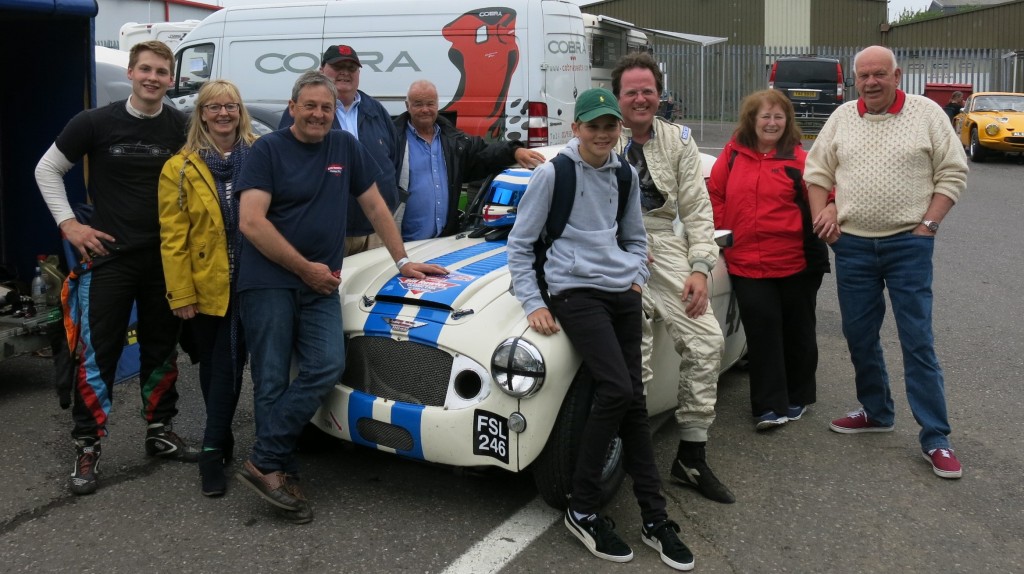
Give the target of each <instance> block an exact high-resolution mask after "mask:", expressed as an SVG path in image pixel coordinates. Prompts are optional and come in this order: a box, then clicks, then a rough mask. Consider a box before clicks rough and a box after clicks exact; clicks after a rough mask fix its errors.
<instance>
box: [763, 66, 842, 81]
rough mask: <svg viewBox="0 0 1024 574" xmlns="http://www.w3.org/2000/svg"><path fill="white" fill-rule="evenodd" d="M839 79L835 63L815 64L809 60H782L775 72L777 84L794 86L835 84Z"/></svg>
mask: <svg viewBox="0 0 1024 574" xmlns="http://www.w3.org/2000/svg"><path fill="white" fill-rule="evenodd" d="M836 78H837V72H836V63H835V62H814V61H807V60H780V61H779V65H778V67H777V69H776V71H775V81H776V82H786V83H794V84H824V83H829V82H831V83H835V82H836Z"/></svg>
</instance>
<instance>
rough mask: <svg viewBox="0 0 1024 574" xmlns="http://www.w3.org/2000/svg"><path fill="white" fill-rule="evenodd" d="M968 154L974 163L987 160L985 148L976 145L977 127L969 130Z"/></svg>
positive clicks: (978, 144)
mask: <svg viewBox="0 0 1024 574" xmlns="http://www.w3.org/2000/svg"><path fill="white" fill-rule="evenodd" d="M968 152H969V155H970V156H971V161H973V162H975V163H981V162H983V161H985V159H986V158H988V152H986V151H985V148H983V147H981V144H980V143H978V128H977V127H973V128H971V147H970V148H968Z"/></svg>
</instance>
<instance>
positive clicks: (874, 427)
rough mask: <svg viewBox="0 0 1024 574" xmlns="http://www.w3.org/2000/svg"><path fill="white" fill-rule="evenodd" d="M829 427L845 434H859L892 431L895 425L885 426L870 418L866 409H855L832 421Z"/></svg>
mask: <svg viewBox="0 0 1024 574" xmlns="http://www.w3.org/2000/svg"><path fill="white" fill-rule="evenodd" d="M828 426H829V428H830V429H832V430H834V431H835V432H841V433H844V434H857V433H862V432H892V429H893V425H889V426H884V425H880V424H878V423H876V422H874V421H872V420H870V419H868V415H867V413H865V412H864V409H860V410H859V411H853V412H852V413H849V414H847V415H846V416H845V417H843V418H841V419H836V420H834V421H832V422H831V423H830V424H829V425H828Z"/></svg>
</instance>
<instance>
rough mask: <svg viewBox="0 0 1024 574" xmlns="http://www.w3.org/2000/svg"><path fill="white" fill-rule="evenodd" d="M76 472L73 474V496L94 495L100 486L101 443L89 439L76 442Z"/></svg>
mask: <svg viewBox="0 0 1024 574" xmlns="http://www.w3.org/2000/svg"><path fill="white" fill-rule="evenodd" d="M75 454H76V455H77V458H76V460H75V472H73V473H72V474H71V494H77V495H81V494H92V493H94V492H96V488H97V487H98V486H99V482H98V481H97V475H99V473H100V442H99V441H92V440H88V439H84V440H83V439H79V440H76V441H75Z"/></svg>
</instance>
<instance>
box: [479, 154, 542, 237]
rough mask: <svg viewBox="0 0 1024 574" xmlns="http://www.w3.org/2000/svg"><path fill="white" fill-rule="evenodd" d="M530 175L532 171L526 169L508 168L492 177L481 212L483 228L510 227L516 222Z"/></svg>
mask: <svg viewBox="0 0 1024 574" xmlns="http://www.w3.org/2000/svg"><path fill="white" fill-rule="evenodd" d="M532 174H533V171H532V170H529V169H526V168H522V167H510V168H508V169H506V170H505V171H503V172H501V173H499V174H498V175H496V176H494V179H493V180H492V181H491V184H490V186H488V188H487V195H486V196H485V197H484V202H483V203H484V206H483V209H482V210H481V216H482V217H483V224H484V225H485V226H487V227H512V224H513V223H515V222H516V211H517V209H518V207H519V200H520V199H522V197H523V194H524V193H526V185H527V184H528V183H529V181H530V176H531V175H532Z"/></svg>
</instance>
